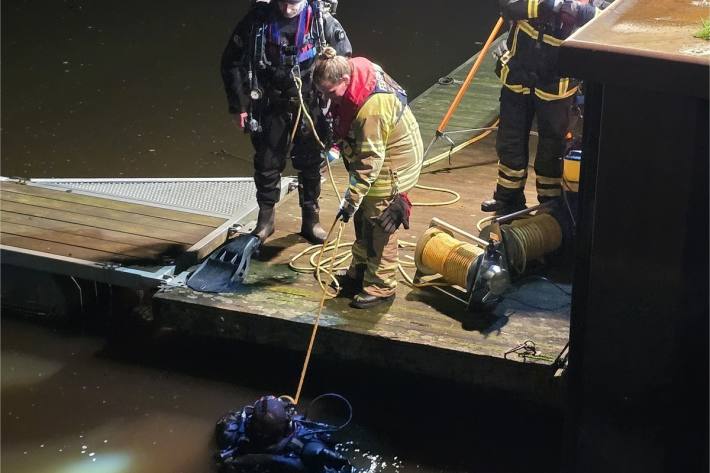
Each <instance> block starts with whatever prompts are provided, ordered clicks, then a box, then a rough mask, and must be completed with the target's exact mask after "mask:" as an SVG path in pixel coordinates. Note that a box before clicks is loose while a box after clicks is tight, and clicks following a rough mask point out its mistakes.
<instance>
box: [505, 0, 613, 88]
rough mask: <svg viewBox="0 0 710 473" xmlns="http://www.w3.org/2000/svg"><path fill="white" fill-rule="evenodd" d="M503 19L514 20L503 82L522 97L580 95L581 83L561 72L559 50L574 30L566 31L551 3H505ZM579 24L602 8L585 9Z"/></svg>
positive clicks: (530, 0) (510, 0) (547, 0)
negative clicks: (532, 94) (527, 95)
mask: <svg viewBox="0 0 710 473" xmlns="http://www.w3.org/2000/svg"><path fill="white" fill-rule="evenodd" d="M500 4H501V8H502V10H503V16H504V17H505V18H507V19H509V20H512V27H511V30H510V34H509V35H508V41H507V46H508V52H507V53H505V54H504V55H503V56H502V57H501V58H500V59H499V63H498V68H497V72H498V75H499V77H500V79H501V82H502V83H503V85H504V86H505V87H507V88H508V89H510V90H511V91H513V92H515V93H519V94H530V93H535V95H536V96H537V97H539V98H540V99H542V100H558V99H563V98H566V97H570V96H572V95H574V94H575V93H576V92H577V88H578V85H579V81H578V80H576V79H573V78H570V77H562V76H560V75H559V72H558V70H557V64H558V60H557V58H558V54H559V47H560V45H561V44H562V41H564V39H565V38H566V37H567V36H569V34H570V32H571V31H565V30H564V28H562V26H561V24H560V21H559V18H558V15H557V14H556V13H553V12H552V6H553V4H554V2H553V1H550V0H542V1H541V0H501V1H500ZM580 9H581V10H580V11H579V13H578V17H577V18H578V24H580V25H581V24H584V23H586V22H587V21H589V19H591V18H593V17H594V16H595V15H596V13H597V12H598V11H599V10H598V9H596V8H594V7H592V6H589V8H587V7H586V6H581V7H580Z"/></svg>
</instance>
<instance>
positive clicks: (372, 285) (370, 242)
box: [347, 197, 399, 297]
mask: <svg viewBox="0 0 710 473" xmlns="http://www.w3.org/2000/svg"><path fill="white" fill-rule="evenodd" d="M391 201H392V198H391V197H388V198H385V199H382V198H376V197H365V198H364V199H363V200H362V203H361V204H360V207H359V208H358V210H357V212H355V215H354V216H353V222H354V224H355V243H353V247H352V253H353V259H352V262H351V263H350V268H349V269H348V273H347V274H348V276H349V277H350V278H352V279H359V277H361V276H362V273H361V270H360V268H362V267H364V268H365V274H364V277H363V279H362V288H363V292H365V293H367V294H369V295H371V296H376V297H388V296H391V295H393V294H394V293H395V289H396V288H397V265H398V256H399V255H398V248H397V235H398V234H399V230H396V231H395V232H394V233H386V232H385V231H384V230H383V229H382V227H381V226H380V225H379V224H378V223H377V222H376V221H375V219H376V218H377V217H379V216H380V215H382V212H383V211H384V210H385V209H386V208H387V207H388V206H389V205H390V202H391Z"/></svg>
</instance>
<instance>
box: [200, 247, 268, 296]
mask: <svg viewBox="0 0 710 473" xmlns="http://www.w3.org/2000/svg"><path fill="white" fill-rule="evenodd" d="M260 246H261V242H260V241H259V238H257V237H255V236H254V235H242V236H239V237H237V238H235V239H233V240H231V241H229V242H227V243H226V244H224V245H222V246H221V247H219V248H218V249H216V250H215V251H214V252H212V254H211V255H209V256H208V257H207V259H205V260H204V261H203V262H202V263H201V264H200V266H198V268H197V269H196V270H195V272H194V273H192V274H191V275H190V277H189V278H188V279H187V286H188V287H189V288H190V289H193V290H195V291H200V292H234V291H236V290H237V288H238V287H239V286H240V285H241V283H242V281H244V278H245V277H246V275H247V273H248V271H249V263H250V262H251V257H252V256H253V254H254V253H255V252H256V251H257V250H258V249H259V247H260Z"/></svg>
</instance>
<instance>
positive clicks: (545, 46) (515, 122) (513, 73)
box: [481, 0, 598, 215]
mask: <svg viewBox="0 0 710 473" xmlns="http://www.w3.org/2000/svg"><path fill="white" fill-rule="evenodd" d="M499 2H500V7H501V10H502V14H503V18H504V19H506V20H508V21H510V22H511V28H510V33H509V35H508V41H507V51H505V53H504V54H501V56H500V57H499V59H498V63H497V65H496V73H497V75H498V76H499V77H500V79H501V82H502V83H503V87H502V89H501V94H500V124H499V127H498V135H497V139H496V151H497V153H498V159H499V161H498V181H497V185H496V190H495V193H494V194H493V199H490V200H485V201H483V202H482V203H481V210H483V211H484V212H495V213H496V215H506V214H509V213H513V212H515V211H518V210H522V209H524V208H525V194H524V193H523V191H524V190H525V182H526V180H527V176H528V171H527V167H528V160H529V152H528V142H529V136H530V129H531V127H532V121H533V117H534V116H536V117H537V131H538V137H539V139H538V146H537V154H536V157H535V174H536V176H537V179H536V187H537V198H538V201H539V202H540V203H542V202H545V201H547V200H551V199H555V198H558V197H560V195H561V193H562V187H561V176H562V157H563V154H564V151H565V136H566V134H567V132H568V128H569V126H570V109H571V106H572V101H573V100H574V95H575V94H576V93H577V89H578V86H579V83H578V81H577V80H575V79H573V78H570V77H560V75H559V72H558V68H557V56H558V51H559V46H560V45H561V44H562V41H563V40H564V39H565V38H567V37H568V36H569V35H570V34H572V32H573V31H574V30H575V29H577V28H578V27H579V26H581V25H583V24H585V23H586V22H588V21H589V20H591V19H592V18H593V17H594V16H595V15H596V13H597V11H598V10H597V8H596V7H595V6H594V5H592V4H590V2H589V0H572V1H562V0H499Z"/></svg>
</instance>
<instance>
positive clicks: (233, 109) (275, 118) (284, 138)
mask: <svg viewBox="0 0 710 473" xmlns="http://www.w3.org/2000/svg"><path fill="white" fill-rule="evenodd" d="M256 5H257V6H255V7H253V8H252V9H251V10H250V11H249V13H248V14H247V15H246V16H245V17H244V18H243V19H242V20H241V21H240V22H239V23H238V24H237V26H236V28H235V30H234V32H233V33H232V35H231V36H230V38H229V41H228V42H227V47H226V48H225V50H224V53H223V55H222V79H223V81H224V87H225V91H226V94H227V101H228V103H229V112H230V113H233V114H239V113H242V112H250V116H251V117H253V118H254V119H256V120H257V121H258V123H259V129H258V130H251V131H250V134H251V140H252V143H253V145H254V149H255V154H254V182H255V184H256V189H257V191H256V197H257V201H258V202H259V205H260V207H262V206H273V205H274V204H275V203H276V202H278V200H279V197H280V182H281V173H282V172H283V170H284V168H285V166H286V158H287V157H291V158H292V160H293V167H294V168H295V169H296V170H297V171H298V179H299V201H300V204H301V207H303V208H304V209H306V208H310V209H315V210H316V211H317V209H318V197H319V196H320V166H321V162H322V157H321V150H320V149H319V147H318V145H317V143H316V141H315V139H314V137H313V134H312V132H311V130H310V127H309V126H308V124H307V121H306V119H305V118H303V117H302V118H301V120H300V124H299V126H298V129H297V131H296V135H295V137H294V140H293V143H291V142H290V137H291V132H292V129H293V126H294V121H295V118H296V116H297V112H298V108H299V100H298V89H297V87H296V84H295V81H294V79H293V77H292V75H291V74H292V68H293V64H294V63H298V66H299V69H300V71H299V74H298V75H299V76H300V78H301V80H302V82H303V85H302V94H303V99H304V101H306V104H307V107H308V108H309V110H310V112H311V116H312V117H313V119H314V121H315V123H316V126H317V129H318V133H319V135H320V136H321V139H323V134H324V133H325V131H326V129H327V127H325V126H324V125H325V123H324V119H323V117H322V112H321V110H320V108H319V106H318V103H317V102H318V101H317V99H316V96H315V93H314V91H313V85H312V81H311V69H312V66H313V63H314V62H315V59H316V57H315V55H313V54H314V53H315V46H316V42H317V38H316V25H315V22H316V15H315V14H314V13H313V11H312V10H310V6H306V8H305V9H304V12H302V13H301V14H299V15H297V16H296V17H294V18H285V17H283V16H282V15H281V13H280V11H279V10H278V7H277V6H276V2H272V3H271V4H263V5H262V6H259V3H257V4H256ZM302 15H305V19H304V18H302ZM323 20H324V28H323V29H324V33H325V34H324V37H325V40H326V42H327V43H328V44H329V45H330V46H333V47H334V48H335V49H336V51H337V52H338V54H341V55H350V54H351V53H352V48H351V46H350V41H349V40H348V38H347V35H346V33H345V31H344V30H343V28H342V26H341V25H340V23H339V22H338V21H337V20H336V19H335V18H334V17H333V16H331V15H329V14H324V18H323ZM262 26H263V27H264V29H265V34H264V35H263V37H264V40H265V47H264V56H263V60H261V61H260V59H261V58H256V60H255V58H253V55H254V49H255V48H254V38H255V29H258V28H260V27H262ZM296 42H299V44H295V43H296ZM308 51H310V52H311V56H310V57H309V55H308ZM299 55H303V56H305V58H304V57H302V58H301V59H305V60H302V61H299V58H298V56H299ZM259 62H261V63H262V64H263V66H264V67H263V68H262V67H261V66H260V65H259ZM250 64H252V66H251V69H252V71H253V73H254V74H255V75H256V79H257V82H258V85H259V88H260V90H261V91H262V93H263V97H262V98H261V99H258V100H251V99H250V97H249V92H250V89H251V87H252V85H253V84H250V83H249V80H248V77H249V69H250Z"/></svg>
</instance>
